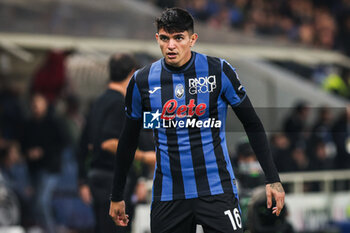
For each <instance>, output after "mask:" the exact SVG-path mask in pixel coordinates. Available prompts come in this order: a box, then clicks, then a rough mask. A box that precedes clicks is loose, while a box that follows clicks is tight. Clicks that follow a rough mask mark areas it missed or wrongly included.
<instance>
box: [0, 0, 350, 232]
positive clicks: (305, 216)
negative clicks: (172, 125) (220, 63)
mask: <svg viewBox="0 0 350 233" xmlns="http://www.w3.org/2000/svg"><path fill="white" fill-rule="evenodd" d="M173 6H179V7H183V8H186V9H187V10H189V11H190V12H191V13H192V14H193V16H194V17H195V21H196V24H195V31H196V32H197V33H198V34H199V40H198V42H197V44H196V46H195V47H194V50H195V51H198V52H201V53H205V54H208V55H211V56H218V57H221V58H225V59H226V60H227V61H229V62H230V63H231V64H232V66H234V67H235V68H236V69H237V72H238V74H239V76H240V79H241V81H242V83H243V84H244V85H245V87H246V89H247V90H248V93H249V96H250V99H251V100H252V103H253V105H254V106H255V107H256V111H257V112H258V114H259V116H260V117H261V119H262V121H263V123H264V126H265V129H266V131H267V133H268V137H269V139H270V145H271V150H272V154H273V157H274V160H275V163H276V166H277V168H278V170H279V172H280V174H281V179H282V182H283V184H284V186H285V189H286V193H287V195H286V208H285V210H284V212H283V214H282V216H281V217H280V218H274V217H273V216H271V214H270V212H268V211H266V210H265V209H264V208H260V207H261V206H264V205H265V203H266V201H265V200H264V195H263V193H262V192H261V189H260V188H259V187H261V185H264V178H263V175H262V171H261V168H260V166H259V164H258V163H257V160H256V157H255V155H254V152H253V151H252V150H251V148H250V146H249V144H248V143H247V138H246V137H245V133H244V130H243V128H242V127H241V126H240V124H239V122H238V120H237V119H236V117H235V116H234V114H233V113H232V111H228V112H229V113H228V119H233V120H228V121H227V122H228V123H227V132H226V134H227V138H228V147H229V151H230V155H231V158H232V163H233V166H234V167H235V169H234V170H235V173H236V177H237V181H238V186H239V192H240V197H241V199H240V202H241V207H242V210H243V213H244V214H243V223H244V227H245V231H246V232H252V233H254V232H304V233H306V232H334V233H337V232H339V233H340V232H350V170H349V168H350V124H349V123H348V120H349V119H350V107H349V106H348V104H349V98H350V58H349V56H350V43H349V42H350V0H333V1H327V0H187V1H185V0H168V1H165V0H100V1H94V0H31V1H27V0H0V232H4V233H6V232H18V233H20V232H31V233H33V232H34V233H35V232H38V233H39V232H43V231H42V229H41V228H40V226H37V225H36V224H35V221H34V219H35V210H34V209H33V206H32V200H33V198H34V197H35V195H37V194H36V193H35V192H34V191H33V187H32V185H33V184H32V183H31V181H30V179H29V175H28V174H29V172H30V171H29V170H28V161H27V159H26V156H25V154H26V147H27V145H28V143H29V142H28V141H30V140H31V139H32V137H30V136H28V130H29V129H32V130H33V129H34V130H33V131H34V132H35V125H30V121H28V119H30V116H32V115H35V114H36V111H39V110H38V108H39V109H40V106H41V105H40V103H36V102H35V101H34V100H33V99H31V98H30V96H31V93H34V92H41V93H43V96H44V98H45V101H46V102H47V106H44V107H45V108H47V109H48V110H47V112H49V113H50V114H52V116H54V118H55V119H56V120H57V125H58V127H57V128H59V131H60V134H62V135H63V136H62V140H61V141H60V142H59V146H60V149H59V150H57V151H60V156H59V158H60V161H57V163H60V164H61V166H60V169H59V185H57V186H56V187H55V188H54V191H53V200H52V203H51V205H50V206H49V208H50V209H51V210H52V211H53V213H54V222H55V229H56V231H57V232H62V233H65V232H72V233H73V232H93V227H94V224H95V221H94V216H93V212H92V210H91V206H89V205H87V204H85V203H83V202H82V201H81V200H80V198H79V195H78V182H77V179H78V178H77V159H76V154H77V147H78V141H79V138H80V135H81V131H82V127H83V125H84V122H85V116H86V113H87V112H88V110H89V107H90V106H91V103H92V101H93V100H94V99H95V98H96V97H97V96H98V95H99V94H101V93H102V92H103V90H104V89H105V88H106V85H107V80H108V73H107V61H108V58H109V56H110V55H111V54H112V53H116V52H129V53H133V54H135V55H136V58H137V59H138V62H139V63H140V64H141V65H145V64H148V63H150V62H153V61H155V60H157V59H159V58H160V57H161V53H160V51H159V48H158V46H157V43H156V41H155V36H154V35H155V32H156V30H155V26H154V24H153V22H154V18H155V17H157V16H159V14H160V12H161V11H162V9H163V8H166V7H173ZM38 101H39V102H40V100H38ZM39 105H40V106H39ZM38 106H39V107H38ZM28 127H29V128H28ZM26 135H27V136H26ZM33 135H35V134H33ZM34 137H35V136H34ZM54 146H58V145H57V144H56V145H54ZM135 166H137V165H135ZM139 169H141V170H142V168H139ZM152 174H153V171H152V170H151V169H146V172H145V171H139V175H138V176H137V180H138V182H137V184H136V185H135V191H134V193H133V194H132V195H133V197H135V198H132V200H134V204H135V206H136V209H135V215H134V220H133V223H132V232H135V233H146V232H149V206H150V192H151V185H152ZM106 217H108V216H107V213H106ZM198 232H201V229H200V227H199V229H198Z"/></svg>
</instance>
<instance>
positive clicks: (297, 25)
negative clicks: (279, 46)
mask: <svg viewBox="0 0 350 233" xmlns="http://www.w3.org/2000/svg"><path fill="white" fill-rule="evenodd" d="M156 4H157V5H158V6H160V7H171V6H179V7H183V8H186V9H187V10H189V11H190V12H191V13H192V15H193V16H194V17H195V18H196V19H197V20H199V21H202V22H204V23H206V24H207V25H208V26H210V27H214V28H234V29H240V30H242V32H243V33H245V34H247V35H260V36H275V37H278V38H280V39H281V40H289V41H293V42H298V43H301V44H303V45H307V46H311V47H316V48H323V49H335V50H339V51H341V52H343V53H345V54H347V55H348V56H349V55H350V46H349V43H348V41H349V40H350V1H349V0H335V1H327V0H322V1H319V0H282V1H281V0H272V1H271V0H190V1H185V0H172V1H164V0H157V1H156Z"/></svg>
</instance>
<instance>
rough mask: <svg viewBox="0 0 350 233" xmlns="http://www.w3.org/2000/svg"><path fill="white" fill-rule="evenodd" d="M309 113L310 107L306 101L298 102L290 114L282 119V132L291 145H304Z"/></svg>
mask: <svg viewBox="0 0 350 233" xmlns="http://www.w3.org/2000/svg"><path fill="white" fill-rule="evenodd" d="M309 115H310V108H309V106H308V104H307V103H306V102H303V101H301V102H299V103H297V104H296V105H295V107H294V108H293V110H292V112H291V113H290V115H289V116H288V117H287V118H286V120H285V121H284V125H283V128H284V133H285V134H286V136H287V138H288V139H289V141H290V144H291V146H292V147H295V146H305V145H304V144H305V140H306V137H307V135H306V132H307V131H306V127H307V126H306V123H307V120H308V118H309Z"/></svg>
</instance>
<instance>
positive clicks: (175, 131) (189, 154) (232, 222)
mask: <svg viewBox="0 0 350 233" xmlns="http://www.w3.org/2000/svg"><path fill="white" fill-rule="evenodd" d="M156 25H157V33H156V39H157V41H158V44H159V46H160V49H161V52H162V54H163V56H164V57H163V58H162V59H160V60H158V61H156V62H154V63H153V64H150V65H148V66H146V67H144V68H142V69H140V70H138V71H136V72H135V74H134V75H133V77H132V78H131V80H130V83H129V86H128V89H127V94H126V101H125V103H126V115H127V117H126V118H127V120H126V124H125V126H124V129H123V132H122V135H121V137H120V141H119V145H118V149H117V157H116V158H117V159H116V164H115V166H116V167H115V173H114V181H113V188H112V195H111V205H110V216H111V217H112V219H113V220H114V222H115V223H116V224H117V225H120V226H126V225H127V224H128V221H129V220H128V215H127V214H125V203H124V201H123V189H124V186H125V179H126V174H127V172H128V168H129V167H130V164H131V163H132V160H133V155H134V151H135V149H136V143H137V140H136V139H137V135H138V132H139V130H140V128H141V126H142V119H143V121H144V122H143V123H144V124H143V125H144V126H153V127H154V129H153V132H154V140H155V144H156V155H157V163H156V169H155V174H154V182H153V197H152V207H151V231H152V232H153V233H159V232H169V233H176V232H181V233H185V232H186V233H187V232H195V229H196V224H200V225H202V227H203V229H204V231H205V232H206V233H207V232H209V233H210V232H224V233H228V232H243V231H242V221H241V215H240V208H239V205H238V196H237V188H236V182H235V176H234V173H233V170H232V166H231V163H230V159H229V154H228V150H227V145H226V139H225V121H226V110H227V106H228V104H229V105H231V106H232V108H233V110H234V111H235V113H236V115H237V116H238V118H239V119H240V121H241V122H242V124H243V126H244V128H245V131H246V133H247V135H248V138H249V140H250V143H251V145H252V147H253V149H254V151H255V153H256V155H257V158H258V160H259V162H260V164H261V166H262V168H263V170H264V173H265V176H266V194H267V200H268V201H267V207H268V208H272V198H274V199H275V200H276V206H275V207H273V209H272V210H271V211H272V213H273V214H276V215H279V214H280V212H281V210H282V208H283V205H284V196H285V193H284V190H283V187H282V185H281V183H280V179H279V176H278V173H277V171H276V168H275V166H274V164H273V160H272V157H271V154H270V150H269V146H268V143H267V139H266V134H265V131H264V128H263V126H262V124H261V122H260V119H259V118H258V116H257V115H256V113H255V111H254V108H253V107H252V105H251V102H250V100H249V98H248V96H247V94H246V90H245V88H244V87H243V86H242V85H241V83H240V80H239V79H238V76H237V73H236V72H235V69H234V68H233V67H232V66H231V65H230V64H229V63H228V62H226V61H225V60H223V59H219V58H215V57H210V56H206V55H204V54H200V53H196V52H193V51H191V47H193V46H194V45H195V43H196V41H197V38H198V35H197V34H196V33H194V28H193V18H192V16H191V15H190V14H189V13H188V12H187V11H185V10H183V9H180V8H170V9H166V10H165V11H164V12H163V13H162V15H161V16H160V17H159V18H158V19H156ZM149 114H151V115H152V117H151V118H149ZM146 121H147V122H146Z"/></svg>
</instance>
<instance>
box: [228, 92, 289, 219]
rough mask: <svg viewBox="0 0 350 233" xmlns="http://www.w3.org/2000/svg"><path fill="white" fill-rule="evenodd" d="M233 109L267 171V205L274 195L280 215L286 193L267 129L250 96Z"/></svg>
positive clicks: (277, 211) (276, 209)
mask: <svg viewBox="0 0 350 233" xmlns="http://www.w3.org/2000/svg"><path fill="white" fill-rule="evenodd" d="M233 110H234V112H235V113H236V115H237V117H238V119H239V120H240V121H241V122H242V124H243V127H244V130H245V131H246V133H247V136H248V139H249V142H250V144H251V146H252V148H253V150H254V152H255V154H256V157H257V159H258V161H259V163H260V165H261V167H262V169H263V171H264V173H265V177H266V196H267V207H268V208H271V207H272V197H274V198H275V200H276V207H274V208H273V213H274V214H276V215H277V216H278V215H279V214H280V212H281V210H282V208H283V205H284V196H285V193H284V190H283V187H282V184H281V181H280V178H279V175H278V172H277V169H276V167H275V165H274V162H273V159H272V156H271V152H270V148H269V145H268V141H267V137H266V133H265V129H264V127H263V125H262V123H261V121H260V119H259V117H258V115H257V114H256V112H255V110H254V108H253V106H252V104H251V102H250V100H249V98H248V96H246V97H245V99H244V100H243V101H242V102H241V103H240V104H239V105H238V106H237V107H234V108H233Z"/></svg>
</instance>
